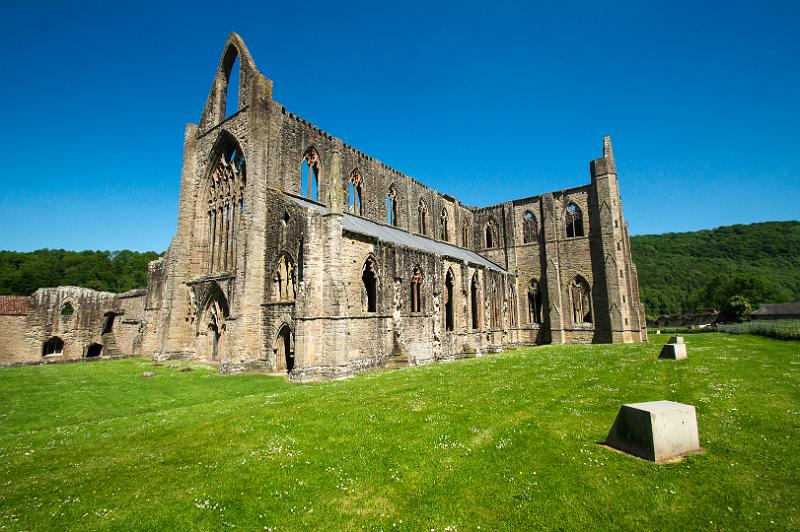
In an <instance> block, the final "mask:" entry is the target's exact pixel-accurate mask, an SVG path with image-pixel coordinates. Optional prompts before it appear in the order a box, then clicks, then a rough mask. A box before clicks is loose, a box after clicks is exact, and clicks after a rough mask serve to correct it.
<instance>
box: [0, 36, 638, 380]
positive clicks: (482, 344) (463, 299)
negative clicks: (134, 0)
mask: <svg viewBox="0 0 800 532" xmlns="http://www.w3.org/2000/svg"><path fill="white" fill-rule="evenodd" d="M237 59H238V60H239V62H240V79H239V93H238V95H236V94H233V95H232V94H229V91H228V81H229V77H230V73H231V71H232V66H233V63H234V61H236V60H237ZM237 96H238V100H237V101H238V110H237V111H236V112H235V113H233V114H232V115H231V116H225V108H226V100H227V99H228V98H232V97H237ZM304 165H305V168H306V170H305V173H304V171H303V167H304ZM589 177H590V182H589V183H588V184H586V185H584V186H580V187H575V188H570V189H566V190H562V191H557V192H551V193H545V194H541V195H539V196H534V197H530V198H523V199H517V200H512V201H507V202H504V203H501V204H498V205H492V206H488V207H483V208H476V207H471V206H467V205H463V204H462V203H461V202H460V201H459V200H458V199H456V198H454V197H452V196H450V195H447V194H443V193H441V192H438V191H436V190H433V189H431V188H429V187H427V186H425V185H423V184H422V183H420V182H419V181H417V180H415V179H414V178H412V177H410V176H407V175H405V174H402V173H401V172H399V171H397V170H395V169H393V168H390V167H389V166H387V165H385V164H384V163H382V162H380V161H379V160H377V159H375V158H373V157H370V156H369V155H367V154H364V153H362V152H361V151H359V150H357V149H355V148H353V147H352V146H350V145H348V144H346V143H345V142H343V141H342V140H340V139H338V138H336V137H334V136H332V135H330V134H328V133H326V132H325V131H323V130H321V129H320V128H318V127H316V126H314V125H313V124H310V123H309V122H307V121H305V120H303V119H302V118H300V117H299V116H297V115H295V114H294V113H292V112H290V111H288V110H286V108H285V107H284V106H282V105H281V104H280V103H278V102H276V101H275V100H273V99H272V81H270V80H269V79H268V78H266V77H265V76H264V75H263V74H261V73H260V72H259V71H258V69H257V68H256V66H255V62H254V61H253V59H252V57H251V56H250V54H249V52H248V51H247V49H246V47H245V46H244V43H243V42H242V41H241V39H240V38H239V37H238V36H237V35H235V34H231V36H230V37H229V39H228V42H227V43H226V45H225V48H224V52H223V55H222V58H221V60H220V64H219V67H218V70H217V72H216V74H215V76H214V81H213V83H212V88H211V91H210V93H209V97H208V100H207V103H206V105H205V108H204V110H203V113H202V115H201V117H200V120H199V123H198V124H197V125H193V124H190V125H189V126H187V128H186V133H185V138H184V155H183V169H182V172H181V194H180V199H179V206H178V224H177V230H176V233H175V236H174V238H173V240H172V243H171V244H170V247H169V249H168V250H167V252H166V253H165V255H164V257H163V258H161V259H159V260H158V261H155V262H154V263H152V264H151V265H150V271H149V276H148V287H147V290H146V292H142V293H141V294H140V293H137V294H133V295H126V294H122V295H114V294H107V295H99V294H98V295H95V296H92V297H94V298H95V300H96V301H95V302H94V303H92V304H87V305H84V304H81V305H79V307H80V308H81V309H85V310H84V311H80V312H82V314H81V316H83V314H85V317H82V318H81V320H85V323H87V324H88V325H87V326H86V327H84V328H75V331H76V332H75V333H74V334H77V335H78V336H76V339H77V338H78V337H79V338H80V339H79V340H77V343H79V344H80V345H82V346H83V345H87V342H90V341H91V342H100V343H101V344H103V345H107V344H108V343H109V342H108V338H105V339H104V338H100V337H98V336H97V334H98V332H97V331H98V327H99V328H100V329H102V323H101V321H102V319H101V316H104V315H105V313H106V312H108V310H107V309H108V308H111V307H113V308H114V309H116V310H124V317H122V314H120V319H118V322H119V325H118V327H119V328H118V330H115V332H114V336H115V338H114V340H115V348H116V351H117V352H119V353H124V354H143V355H153V356H155V357H156V358H157V359H166V358H173V357H180V358H189V359H193V360H198V361H205V362H208V363H212V364H217V365H219V366H220V368H221V370H222V371H238V370H241V369H244V368H262V369H267V370H271V371H279V372H288V373H289V375H290V377H291V378H292V379H293V380H297V381H303V380H313V379H320V378H335V377H340V376H345V375H350V374H352V373H354V372H358V371H363V370H367V369H371V368H376V367H383V366H386V365H407V364H422V363H428V362H433V361H436V360H451V359H454V358H459V357H463V356H474V355H475V354H479V353H485V352H492V351H498V350H502V349H503V348H504V347H507V346H509V345H518V344H542V343H549V342H554V343H563V342H638V341H644V340H646V329H645V326H644V320H643V315H644V313H643V309H642V308H641V305H640V303H639V294H638V282H637V279H636V269H635V266H634V265H633V263H632V261H631V258H630V248H629V243H628V235H627V227H626V224H625V221H624V218H623V214H622V204H621V199H620V196H619V189H618V182H617V176H616V167H615V163H614V155H613V151H612V148H611V143H610V139H608V138H606V140H605V141H604V147H603V155H602V157H600V158H599V159H596V160H594V161H593V162H592V163H591V165H590V172H589ZM309 183H310V186H309ZM48 290H56V291H58V290H66V289H65V288H64V289H62V288H59V289H48ZM85 297H87V298H88V297H89V296H88V295H86V296H85ZM56 299H57V298H56ZM37 305H38V303H37V304H33V303H32V305H31V309H38V308H39V307H37ZM57 306H58V303H51V304H49V306H47V305H44V306H42V307H41V308H45V307H47V309H48V310H47V312H49V313H50V315H52V313H53V312H56V307H57ZM37 312H39V311H38V310H37V311H36V312H32V313H31V314H30V315H29V316H33V315H34V314H36V313H37ZM47 312H45V313H47ZM78 312H79V310H78V309H77V308H76V316H77V315H78ZM36 315H37V316H38V314H36ZM0 320H5V321H8V322H9V327H7V328H6V329H13V330H14V331H20V330H25V331H27V332H25V333H24V335H23V336H24V338H23V337H22V336H20V337H19V338H15V339H14V340H13V341H14V342H18V343H17V344H14V345H17V346H20V347H15V348H14V351H13V352H9V353H10V354H8V355H5V356H6V357H7V358H8V359H9V360H11V359H14V360H16V358H15V357H19V356H20V355H14V354H13V353H20V354H21V353H22V352H23V351H24V352H25V353H27V354H26V355H25V356H26V357H27V358H25V360H30V361H33V360H37V359H41V357H42V355H41V350H42V345H43V344H42V343H43V342H45V341H46V338H47V337H48V335H50V334H56V333H58V334H62V335H64V336H69V334H73V333H69V331H66V330H61V329H58V327H56V325H57V324H58V323H60V322H59V321H58V320H53V319H52V317H51V319H50V321H47V320H43V318H41V317H37V318H33V317H30V318H26V320H27V321H25V320H21V318H20V316H10V315H9V316H0ZM98 320H101V321H98ZM20 321H25V324H24V326H22V327H20V325H19V324H18V322H20ZM83 322H84V321H82V323H83ZM40 324H44V325H40ZM78 331H80V332H78ZM4 334H9V333H4ZM14 334H17V336H19V333H16V332H15V333H14ZM104 340H105V341H106V343H105V344H104V343H103V341H104ZM65 343H66V345H68V346H70V345H72V344H73V343H74V341H73V340H70V341H69V342H65ZM23 345H24V346H25V347H24V348H23V347H21V346H23ZM37 352H38V355H36V353H37ZM67 353H69V355H68V354H67ZM37 356H38V358H37ZM57 356H62V357H67V356H79V355H78V351H75V352H74V354H73V352H70V351H69V349H67V350H65V352H64V353H63V354H62V355H57ZM0 360H2V359H0Z"/></svg>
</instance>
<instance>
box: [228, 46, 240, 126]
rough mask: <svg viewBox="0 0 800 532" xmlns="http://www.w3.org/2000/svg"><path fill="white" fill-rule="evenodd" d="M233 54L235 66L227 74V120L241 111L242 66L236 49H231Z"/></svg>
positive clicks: (230, 67) (231, 66)
mask: <svg viewBox="0 0 800 532" xmlns="http://www.w3.org/2000/svg"><path fill="white" fill-rule="evenodd" d="M231 50H232V53H234V54H235V56H234V59H233V64H231V65H230V66H229V67H228V68H229V70H228V71H227V72H226V78H227V80H226V83H227V89H226V92H225V118H228V117H229V116H231V115H233V114H235V113H236V112H237V111H238V110H239V82H240V80H241V64H240V61H239V54H238V53H236V51H235V49H234V48H231Z"/></svg>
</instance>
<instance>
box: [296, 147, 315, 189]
mask: <svg viewBox="0 0 800 532" xmlns="http://www.w3.org/2000/svg"><path fill="white" fill-rule="evenodd" d="M319 170H320V164H319V154H318V153H317V150H316V149H314V148H313V147H312V148H309V149H308V150H306V153H305V155H303V162H302V163H301V167H300V187H301V193H302V195H303V196H305V197H307V198H311V199H314V200H319Z"/></svg>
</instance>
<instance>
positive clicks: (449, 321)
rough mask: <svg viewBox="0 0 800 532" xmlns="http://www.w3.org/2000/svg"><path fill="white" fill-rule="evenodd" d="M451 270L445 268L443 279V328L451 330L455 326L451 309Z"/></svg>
mask: <svg viewBox="0 0 800 532" xmlns="http://www.w3.org/2000/svg"><path fill="white" fill-rule="evenodd" d="M454 284H455V283H454V282H453V270H447V277H446V278H445V281H444V328H445V330H446V331H452V330H453V328H454V326H455V319H454V316H453V314H454V309H453V293H454V292H453V285H454Z"/></svg>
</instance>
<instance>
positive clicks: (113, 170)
mask: <svg viewBox="0 0 800 532" xmlns="http://www.w3.org/2000/svg"><path fill="white" fill-rule="evenodd" d="M798 28H800V2H797V1H787V2H769V1H767V2H763V1H761V2H755V1H754V2H735V1H725V2H697V1H690V2H674V1H673V2H660V3H656V2H641V1H633V2H604V1H598V0H592V1H591V2H585V3H584V2H541V3H539V4H535V3H532V2H531V3H528V2H502V1H492V2H481V3H470V2H463V1H460V2H454V3H452V4H447V3H445V2H420V3H416V2H407V1H404V2H391V3H390V2H386V3H384V2H374V1H373V2H364V3H359V4H356V3H349V2H319V3H316V2H313V1H309V2H306V1H304V2H289V1H284V2H267V1H262V2H254V3H252V4H248V3H246V2H214V3H206V2H200V1H195V2H186V3H176V2H171V1H168V0H167V1H160V2H152V3H150V2H147V1H139V2H131V3H130V4H128V5H124V4H123V3H122V2H108V1H103V2H96V3H89V2H81V1H71V2H33V1H17V0H5V2H3V15H2V19H1V20H0V54H1V58H2V61H1V62H0V65H2V83H0V98H1V99H0V101H2V102H3V103H4V106H5V110H4V112H3V121H4V127H3V128H2V129H0V150H1V151H0V155H2V165H0V176H2V185H3V186H2V188H0V229H2V231H0V249H14V250H32V249H38V248H42V247H49V248H60V247H63V248H67V249H87V248H88V249H123V248H129V249H136V250H157V251H162V250H164V249H166V247H167V245H168V244H169V242H170V239H171V237H172V234H173V232H174V230H175V223H176V217H177V201H178V190H179V174H180V165H181V150H182V139H183V130H184V126H185V124H186V123H189V122H197V120H198V119H199V116H200V111H201V110H202V107H203V103H204V101H205V98H206V96H207V95H208V90H209V88H210V86H211V80H212V76H213V73H214V69H215V68H216V65H217V62H218V60H219V56H220V54H221V52H222V46H223V44H224V42H225V39H226V37H227V34H228V33H229V32H230V31H236V32H238V33H239V34H240V35H241V36H242V37H243V38H244V40H245V42H246V43H247V45H248V47H249V49H250V52H251V53H252V54H253V56H254V58H255V60H256V63H257V64H258V66H259V68H260V69H261V71H262V72H264V73H265V74H266V75H267V76H268V77H270V78H271V79H272V80H273V81H274V94H273V96H274V97H275V99H276V100H278V101H279V102H281V103H282V104H284V105H286V106H287V108H288V109H290V110H292V111H293V112H295V113H297V114H299V115H300V116H302V117H304V118H306V119H307V120H310V121H311V122H313V123H314V124H316V125H317V126H319V127H321V128H323V129H324V130H326V131H328V132H329V133H331V134H332V135H335V136H337V137H340V138H342V139H343V140H345V141H346V142H348V143H350V144H352V145H354V146H357V147H358V148H360V149H361V150H363V151H365V152H366V153H369V154H370V155H372V156H374V157H376V158H378V159H380V160H382V161H384V162H385V163H387V164H389V165H391V166H393V167H395V168H397V169H398V170H400V171H403V172H405V173H407V174H410V175H412V176H414V177H416V178H418V179H420V180H422V181H423V182H425V183H427V184H428V185H430V186H432V187H434V188H436V189H438V190H440V191H442V192H445V193H451V194H453V195H455V196H457V197H459V198H460V199H461V200H462V201H464V202H465V203H467V204H471V205H478V206H482V205H489V204H492V203H496V202H499V201H503V200H507V199H513V198H518V197H526V196H531V195H535V194H538V193H542V192H547V191H552V190H558V189H561V188H566V187H569V186H574V185H579V184H582V183H586V182H588V180H589V175H588V165H589V161H590V160H591V159H593V158H595V157H598V156H599V155H600V150H601V146H602V137H603V135H605V134H611V135H612V137H613V141H614V150H615V154H616V158H617V166H618V171H619V175H620V180H621V187H622V195H623V202H624V207H625V212H626V217H627V218H628V220H629V221H630V226H631V231H632V233H634V234H641V233H660V232H667V231H686V230H694V229H701V228H711V227H715V226H719V225H728V224H734V223H749V222H755V221H766V220H789V219H798V218H800V206H799V205H798V204H800V147H799V146H800V133H798V132H800V45H799V44H798V43H800V35H799V34H798V32H799V31H800V30H798Z"/></svg>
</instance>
